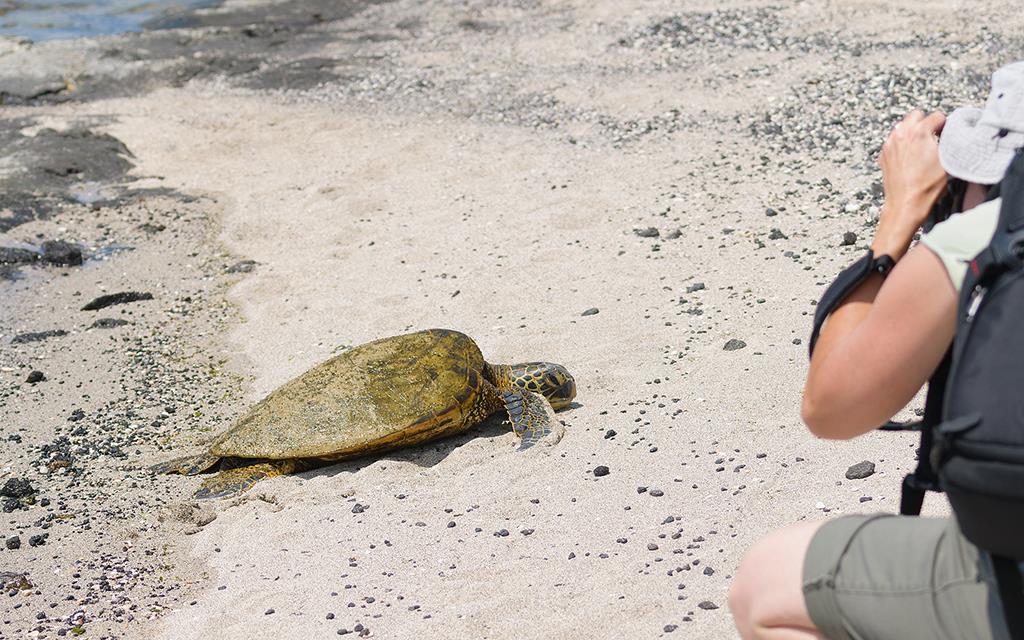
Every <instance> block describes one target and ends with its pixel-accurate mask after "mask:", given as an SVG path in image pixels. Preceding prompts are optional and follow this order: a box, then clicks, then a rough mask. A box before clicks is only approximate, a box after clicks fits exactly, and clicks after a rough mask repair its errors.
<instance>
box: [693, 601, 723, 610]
mask: <svg viewBox="0 0 1024 640" xmlns="http://www.w3.org/2000/svg"><path fill="white" fill-rule="evenodd" d="M697 607H698V608H700V609H704V610H705V611H713V610H714V609H717V608H718V605H717V604H715V603H714V602H711V601H710V600H704V601H703V602H700V603H698V604H697Z"/></svg>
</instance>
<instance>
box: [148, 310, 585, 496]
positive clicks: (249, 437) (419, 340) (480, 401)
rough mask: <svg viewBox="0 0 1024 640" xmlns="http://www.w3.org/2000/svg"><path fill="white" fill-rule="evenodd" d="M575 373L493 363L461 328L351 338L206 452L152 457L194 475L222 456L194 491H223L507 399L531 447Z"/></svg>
mask: <svg viewBox="0 0 1024 640" xmlns="http://www.w3.org/2000/svg"><path fill="white" fill-rule="evenodd" d="M575 395H576V382H575V381H574V380H573V377H572V376H571V375H570V374H569V372H568V371H566V369H565V367H563V366H561V365H558V364H553V363H549V362H528V363H524V364H514V365H507V364H488V363H487V362H485V361H484V357H483V355H482V354H481V353H480V348H479V347H477V345H476V343H475V342H473V340H472V339H471V338H470V337H469V336H467V335H465V334H462V333H459V332H458V331H451V330H448V329H429V330H426V331H418V332H416V333H409V334H405V335H400V336H392V337H390V338H382V339H380V340H376V341H374V342H368V343H366V344H363V345H361V346H358V347H355V348H354V349H351V350H349V351H346V352H345V353H342V354H341V355H338V356H336V357H334V358H331V359H330V360H328V361H326V362H323V363H321V364H319V365H317V366H315V367H313V368H312V369H310V370H309V371H307V372H306V373H304V374H302V375H300V376H299V377H297V378H295V379H293V380H291V381H290V382H287V383H285V384H284V385H282V386H280V387H278V388H277V389H276V390H274V391H273V392H271V393H270V395H268V396H267V397H266V398H264V399H263V400H261V401H260V402H258V403H257V404H256V406H254V407H253V408H252V409H250V410H249V411H248V412H246V413H245V414H244V415H243V416H242V417H241V418H239V420H238V421H237V422H236V423H235V424H234V426H233V427H232V428H231V429H229V430H228V431H227V432H225V433H223V434H222V435H221V436H219V437H218V438H217V439H216V440H214V441H213V443H212V444H211V445H210V448H209V450H208V451H207V452H206V453H203V454H200V455H197V456H188V457H185V458H178V459H175V460H170V461H168V462H164V463H161V464H158V465H156V466H155V467H152V469H153V471H155V472H157V473H181V474H184V475H195V474H198V473H202V472H203V471H207V470H212V469H213V468H214V467H215V466H219V468H220V473H219V474H217V475H216V476H213V477H212V478H210V479H208V480H206V481H205V482H204V483H203V484H202V486H201V487H200V488H199V490H198V491H197V492H196V497H197V498H220V497H227V496H231V495H235V494H237V493H241V492H242V491H245V490H247V489H249V488H250V487H251V486H252V485H253V484H255V483H256V482H257V481H259V480H262V479H263V478H269V477H272V476H278V475H282V474H286V473H292V472H295V471H304V470H307V469H311V468H314V467H318V466H324V465H325V464H330V463H333V462H336V461H338V460H344V459H348V458H355V457H358V456H363V455H366V454H371V453H380V452H384V451H389V450H391V449H397V448H399V447H405V446H408V445H413V444H418V443H421V442H426V441H428V440H433V439H435V438H440V437H442V436H447V435H451V434H455V433H459V432H460V431H464V430H466V429H469V428H470V427H472V426H475V425H477V424H479V423H480V422H482V421H483V420H484V419H485V418H487V417H488V416H490V415H491V414H492V413H494V412H496V411H498V410H500V409H505V411H507V412H508V418H509V420H510V421H511V423H512V429H513V431H515V433H516V434H517V435H518V436H520V438H521V441H520V445H519V449H520V450H522V449H527V448H529V447H531V446H532V445H533V444H535V443H536V442H537V441H539V440H540V439H541V438H543V437H544V436H545V435H547V434H548V433H550V432H551V430H552V422H551V418H550V417H549V415H548V411H547V407H546V404H545V398H547V402H549V403H550V404H551V406H552V408H554V409H555V410H558V409H562V408H564V407H566V406H568V405H569V403H570V402H572V399H573V398H574V397H575Z"/></svg>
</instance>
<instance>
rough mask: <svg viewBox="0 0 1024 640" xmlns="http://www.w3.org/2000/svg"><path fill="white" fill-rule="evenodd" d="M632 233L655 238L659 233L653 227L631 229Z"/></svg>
mask: <svg viewBox="0 0 1024 640" xmlns="http://www.w3.org/2000/svg"><path fill="white" fill-rule="evenodd" d="M633 233H635V234H636V235H638V236H640V237H641V238H657V237H658V236H660V235H661V234H660V233H659V232H658V230H657V229H655V228H654V227H645V228H643V229H633Z"/></svg>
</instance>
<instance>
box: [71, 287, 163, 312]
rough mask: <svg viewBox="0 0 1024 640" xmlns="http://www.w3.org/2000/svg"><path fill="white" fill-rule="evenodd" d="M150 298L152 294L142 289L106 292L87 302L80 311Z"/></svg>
mask: <svg viewBox="0 0 1024 640" xmlns="http://www.w3.org/2000/svg"><path fill="white" fill-rule="evenodd" d="M152 299H153V294H152V293H148V292H144V291H121V292H119V293H108V294H107V295H103V296H100V297H98V298H94V299H93V300H91V301H90V302H89V303H88V304H86V305H85V306H84V307H82V311H96V310H98V309H105V308H106V307H111V306H113V305H115V304H128V303H129V302H138V301H140V300H152Z"/></svg>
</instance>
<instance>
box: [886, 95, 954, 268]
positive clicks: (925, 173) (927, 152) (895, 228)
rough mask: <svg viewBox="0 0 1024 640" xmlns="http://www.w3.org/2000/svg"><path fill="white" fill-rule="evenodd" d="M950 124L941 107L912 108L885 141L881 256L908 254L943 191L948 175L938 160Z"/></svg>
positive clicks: (896, 256)
mask: <svg viewBox="0 0 1024 640" xmlns="http://www.w3.org/2000/svg"><path fill="white" fill-rule="evenodd" d="M945 123H946V115H945V114H944V113H942V112H941V111H935V112H932V113H931V114H929V115H927V116H925V115H924V114H923V113H922V112H920V111H916V110H915V111H911V112H910V113H909V114H907V117H905V118H903V120H902V121H901V122H900V123H899V124H897V125H896V126H895V127H893V130H892V132H891V133H890V134H889V137H888V138H887V139H886V141H885V144H883V145H882V153H881V155H880V156H879V158H878V162H879V164H880V165H881V166H882V184H883V186H884V189H885V204H884V205H883V207H882V213H881V218H880V220H879V223H878V230H877V231H876V232H875V241H874V243H872V247H871V248H872V250H874V253H875V255H876V256H878V255H883V254H888V255H890V256H892V257H893V259H896V260H898V259H899V258H900V257H901V256H902V255H903V254H904V253H906V251H907V247H908V246H909V245H910V240H911V238H913V237H914V233H915V232H916V231H917V229H918V228H919V227H920V226H921V225H922V224H923V223H924V221H925V219H927V217H928V213H929V212H930V211H931V208H932V205H934V204H935V201H936V200H937V199H938V198H939V196H940V195H941V194H942V191H943V189H944V188H945V186H946V178H947V177H946V172H945V170H943V168H942V165H941V164H940V163H939V143H938V139H937V136H938V134H939V133H940V132H941V131H942V126H943V125H944V124H945Z"/></svg>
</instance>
